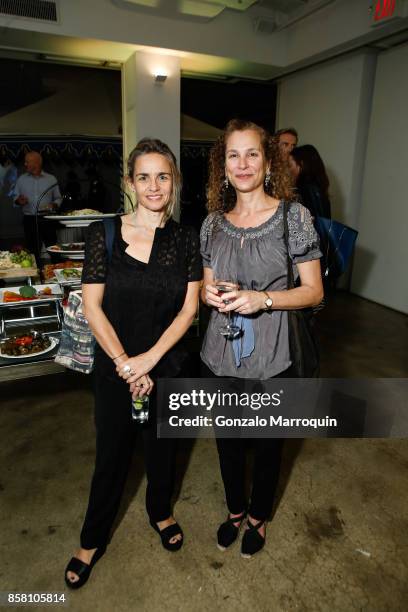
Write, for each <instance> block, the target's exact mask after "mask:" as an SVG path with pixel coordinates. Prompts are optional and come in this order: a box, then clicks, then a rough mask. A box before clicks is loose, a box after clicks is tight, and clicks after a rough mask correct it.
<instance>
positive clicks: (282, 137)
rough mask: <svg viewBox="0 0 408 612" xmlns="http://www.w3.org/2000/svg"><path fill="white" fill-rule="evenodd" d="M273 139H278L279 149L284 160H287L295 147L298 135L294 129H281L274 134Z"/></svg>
mask: <svg viewBox="0 0 408 612" xmlns="http://www.w3.org/2000/svg"><path fill="white" fill-rule="evenodd" d="M275 138H277V139H278V142H279V147H280V150H281V152H282V155H283V157H284V158H285V159H288V157H289V155H290V153H291V152H292V151H293V149H294V148H295V147H296V146H297V143H298V133H297V131H296V130H295V128H292V127H289V128H282V129H281V130H278V131H277V132H275Z"/></svg>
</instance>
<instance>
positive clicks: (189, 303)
mask: <svg viewBox="0 0 408 612" xmlns="http://www.w3.org/2000/svg"><path fill="white" fill-rule="evenodd" d="M199 288H200V282H199V281H192V282H190V283H188V285H187V293H186V297H185V300H184V304H183V306H182V308H181V310H180V311H179V313H178V314H177V316H176V317H175V319H174V320H173V322H172V323H171V324H170V325H169V327H168V328H167V329H166V330H165V331H164V332H163V334H162V335H161V336H160V338H159V339H158V341H157V342H156V344H154V345H153V346H152V347H151V348H150V349H149V350H148V351H146V352H145V353H141V354H140V355H136V356H135V357H129V358H127V359H126V360H123V361H121V363H120V365H119V366H118V367H117V368H116V369H117V371H118V373H119V376H122V378H124V379H125V380H126V382H128V383H133V382H134V381H135V380H136V379H137V378H139V377H140V376H142V375H143V374H147V373H148V372H150V370H152V368H154V366H155V365H156V364H157V363H158V362H159V361H160V359H161V358H162V357H163V356H164V355H165V354H166V353H167V351H169V350H170V349H171V348H172V347H173V346H174V345H175V344H176V343H177V342H178V341H179V340H180V339H181V338H182V337H183V336H184V334H185V333H186V331H187V330H188V328H189V327H190V325H191V324H192V322H193V320H194V317H195V315H196V312H197V303H198V292H199ZM126 366H129V367H130V368H131V369H132V370H133V372H134V374H133V375H132V376H129V374H128V373H126V372H123V368H124V367H125V368H126Z"/></svg>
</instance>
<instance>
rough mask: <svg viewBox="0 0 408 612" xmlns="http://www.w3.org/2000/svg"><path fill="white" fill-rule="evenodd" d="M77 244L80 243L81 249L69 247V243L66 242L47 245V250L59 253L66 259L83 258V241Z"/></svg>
mask: <svg viewBox="0 0 408 612" xmlns="http://www.w3.org/2000/svg"><path fill="white" fill-rule="evenodd" d="M77 244H81V245H82V247H83V248H82V249H70V248H68V247H69V246H70V243H68V244H61V245H57V244H53V245H52V246H49V247H47V251H48V252H49V253H54V254H56V255H61V256H62V257H64V258H66V259H83V258H84V254H85V243H84V242H78V243H77Z"/></svg>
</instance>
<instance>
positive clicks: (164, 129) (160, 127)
mask: <svg viewBox="0 0 408 612" xmlns="http://www.w3.org/2000/svg"><path fill="white" fill-rule="evenodd" d="M154 73H159V74H165V75H167V79H166V81H164V83H156V82H155V78H154ZM122 106H123V111H122V116H123V156H124V159H125V160H126V159H127V157H128V155H129V153H130V151H131V150H132V149H133V147H134V146H135V145H136V143H137V142H138V141H139V140H140V139H141V138H144V137H146V136H147V137H151V138H160V140H163V141H164V142H165V143H166V144H168V145H169V147H170V149H171V150H172V151H173V153H174V154H175V156H176V157H177V158H178V159H179V158H180V60H179V58H177V57H172V56H170V55H163V56H160V55H157V54H150V53H143V52H139V51H137V52H136V53H134V54H133V55H132V56H131V57H130V58H129V59H128V60H127V62H126V63H125V64H124V66H123V69H122ZM177 215H178V212H176V213H175V216H176V217H177Z"/></svg>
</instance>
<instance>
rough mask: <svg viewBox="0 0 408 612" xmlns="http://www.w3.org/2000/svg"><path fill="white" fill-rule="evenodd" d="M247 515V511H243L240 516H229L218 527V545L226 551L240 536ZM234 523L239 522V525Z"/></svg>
mask: <svg viewBox="0 0 408 612" xmlns="http://www.w3.org/2000/svg"><path fill="white" fill-rule="evenodd" d="M245 517H246V512H245V511H244V512H241V514H238V516H234V517H229V518H228V519H227V520H226V521H225V522H224V523H221V525H220V526H219V527H218V531H217V542H218V543H217V546H218V548H219V549H220V550H222V551H224V550H226V549H227V548H228V546H231V544H233V543H234V542H235V540H236V539H237V537H238V534H239V530H240V529H241V524H242V521H243V520H244V518H245ZM234 523H239V525H238V527H237V526H236V525H234Z"/></svg>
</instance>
